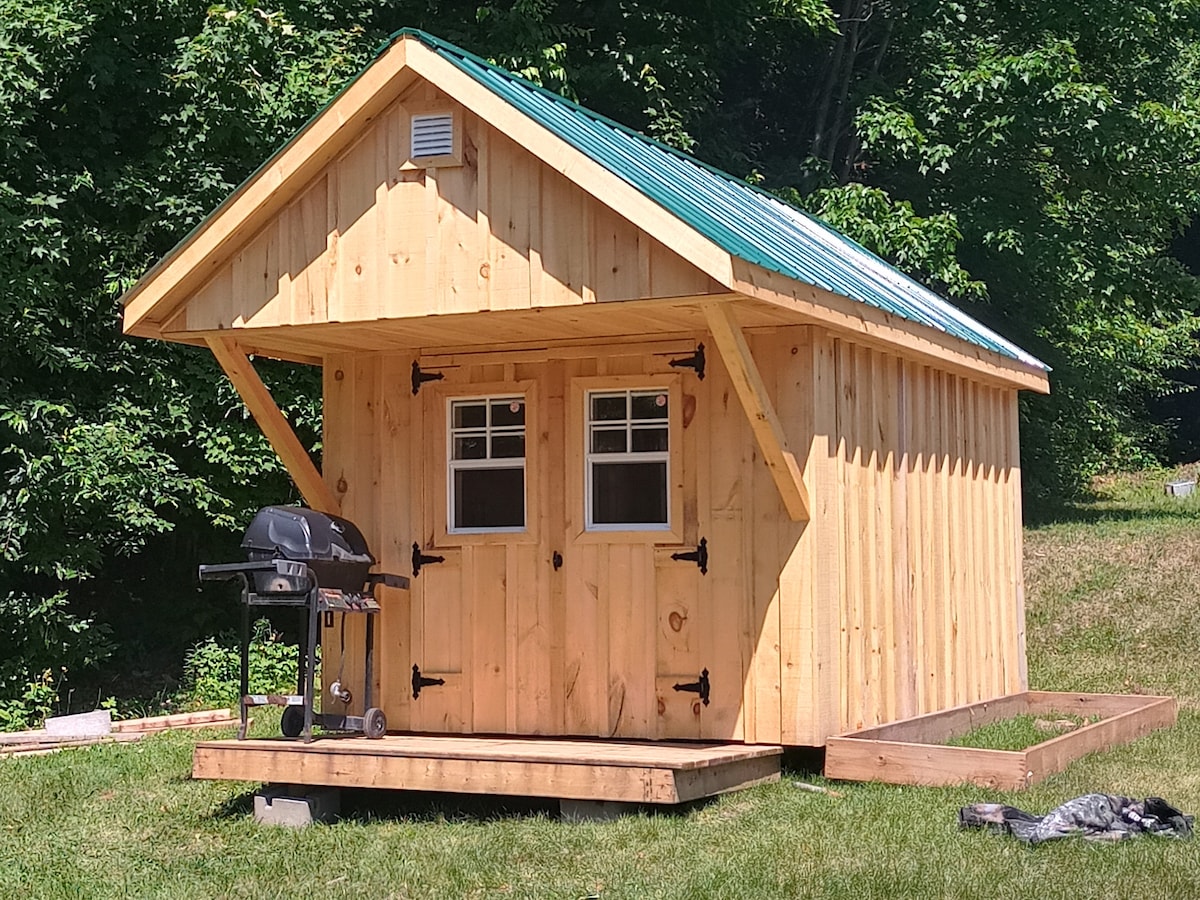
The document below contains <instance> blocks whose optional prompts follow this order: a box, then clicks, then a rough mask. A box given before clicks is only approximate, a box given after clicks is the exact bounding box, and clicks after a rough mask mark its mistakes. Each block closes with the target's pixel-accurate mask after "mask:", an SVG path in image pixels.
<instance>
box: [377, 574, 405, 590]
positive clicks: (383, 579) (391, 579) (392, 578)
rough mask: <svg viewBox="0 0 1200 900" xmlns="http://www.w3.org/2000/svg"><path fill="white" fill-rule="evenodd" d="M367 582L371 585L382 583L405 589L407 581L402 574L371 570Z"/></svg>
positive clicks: (385, 585)
mask: <svg viewBox="0 0 1200 900" xmlns="http://www.w3.org/2000/svg"><path fill="white" fill-rule="evenodd" d="M367 582H368V583H369V584H371V585H372V586H374V585H377V584H382V585H383V586H384V587H390V588H399V589H400V590H402V591H407V590H408V586H409V582H408V579H407V578H405V577H404V576H403V575H392V574H391V573H390V572H372V573H371V574H370V575H368V576H367Z"/></svg>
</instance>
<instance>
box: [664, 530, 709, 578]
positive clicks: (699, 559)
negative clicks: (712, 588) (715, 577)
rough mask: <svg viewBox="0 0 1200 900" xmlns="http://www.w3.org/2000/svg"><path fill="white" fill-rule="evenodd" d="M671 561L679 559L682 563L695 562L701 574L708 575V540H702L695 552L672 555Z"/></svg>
mask: <svg viewBox="0 0 1200 900" xmlns="http://www.w3.org/2000/svg"><path fill="white" fill-rule="evenodd" d="M671 559H677V560H679V561H681V562H694V563H695V564H696V565H698V566H699V567H700V574H701V575H707V574H708V540H707V539H705V538H700V544H699V546H697V547H696V549H695V550H692V551H690V552H687V553H672V554H671Z"/></svg>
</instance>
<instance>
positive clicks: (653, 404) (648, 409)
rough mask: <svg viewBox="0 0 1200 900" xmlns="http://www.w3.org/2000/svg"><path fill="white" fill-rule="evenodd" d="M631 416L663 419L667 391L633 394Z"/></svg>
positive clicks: (665, 412)
mask: <svg viewBox="0 0 1200 900" xmlns="http://www.w3.org/2000/svg"><path fill="white" fill-rule="evenodd" d="M631 405H632V406H633V418H635V419H665V418H666V417H667V393H666V391H663V392H662V393H655V394H634V395H633V398H632V403H631Z"/></svg>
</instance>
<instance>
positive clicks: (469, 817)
mask: <svg viewBox="0 0 1200 900" xmlns="http://www.w3.org/2000/svg"><path fill="white" fill-rule="evenodd" d="M716 799H717V798H716V797H706V798H704V799H701V800H694V801H690V802H688V803H680V804H678V805H677V806H661V805H658V804H653V803H640V804H633V803H631V804H629V805H628V809H627V812H628V813H629V814H640V815H646V816H668V817H673V816H682V815H686V814H688V813H690V812H693V811H694V810H697V809H702V808H703V807H705V806H707V805H709V804H710V803H712V802H713V801H715V800H716ZM558 818H559V803H558V800H556V799H554V798H551V797H499V796H492V795H476V794H451V793H430V792H424V791H391V790H372V789H369V788H353V789H345V790H343V791H342V814H341V820H342V821H355V822H361V823H364V824H365V823H369V822H380V821H402V822H427V823H440V822H462V823H469V824H484V823H487V822H497V821H514V820H522V819H558Z"/></svg>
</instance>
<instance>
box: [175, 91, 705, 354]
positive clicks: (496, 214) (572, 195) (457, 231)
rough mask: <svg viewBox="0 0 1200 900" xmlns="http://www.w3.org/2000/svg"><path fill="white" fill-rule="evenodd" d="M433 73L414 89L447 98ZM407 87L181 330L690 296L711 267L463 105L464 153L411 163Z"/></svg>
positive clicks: (242, 254) (238, 258)
mask: <svg viewBox="0 0 1200 900" xmlns="http://www.w3.org/2000/svg"><path fill="white" fill-rule="evenodd" d="M426 94H427V92H426V91H425V89H424V88H423V87H421V86H418V87H417V88H414V93H413V94H412V95H411V96H412V97H414V98H417V99H420V100H421V101H422V102H425V101H428V100H435V99H438V98H437V97H436V96H433V95H428V96H427V95H426ZM404 102H405V101H404V100H402V101H401V102H399V103H397V104H395V105H393V106H392V107H391V108H389V109H388V110H387V111H385V112H384V113H383V114H382V115H381V116H380V117H379V118H378V119H377V120H376V121H375V123H374V124H373V125H371V126H370V127H368V128H367V129H366V130H365V131H364V133H363V134H362V136H361V138H360V139H359V140H358V141H356V142H355V143H354V144H353V145H352V146H351V147H350V148H349V149H347V150H346V151H345V152H344V153H343V154H342V155H341V156H340V157H339V158H337V159H336V160H334V161H333V162H331V163H330V164H329V166H328V167H326V169H325V170H324V171H323V172H322V173H321V174H320V175H319V176H318V177H316V178H315V179H314V180H313V182H312V183H311V184H310V185H309V186H308V188H307V189H306V190H304V191H303V192H302V193H301V194H300V196H299V197H298V198H297V199H296V200H295V201H294V202H292V203H291V204H289V205H288V206H287V207H286V208H285V209H284V210H283V211H282V212H281V213H280V214H279V215H278V216H277V217H275V219H274V220H272V222H271V223H270V224H269V225H268V226H266V228H264V229H263V231H261V232H260V233H259V234H258V235H256V236H255V237H254V238H253V239H251V240H250V241H249V242H248V244H247V245H246V246H245V247H243V248H241V249H240V250H239V251H238V252H237V253H236V254H235V256H234V257H233V259H232V260H231V261H230V262H229V263H227V264H226V265H224V266H223V267H222V268H221V269H219V270H218V271H217V272H216V273H215V275H214V276H213V277H212V278H211V279H210V280H209V281H208V282H207V283H206V284H205V285H204V286H203V287H202V288H201V289H200V290H199V291H198V292H197V294H196V296H195V297H194V298H193V299H192V300H191V302H190V303H189V304H188V308H187V313H186V315H185V316H182V317H181V318H180V321H179V322H177V323H174V324H172V325H171V326H170V328H169V329H168V330H186V331H209V330H214V329H220V328H231V327H240V326H253V327H265V326H273V325H304V324H311V323H318V322H369V321H372V320H374V319H378V318H394V317H403V316H415V315H423V314H426V313H461V312H476V311H480V310H506V309H529V308H532V307H539V306H564V305H572V304H579V303H590V302H595V301H600V302H603V301H608V300H629V299H645V298H651V297H674V296H686V295H694V294H698V293H705V292H709V291H711V290H717V289H719V288H718V286H716V285H715V284H713V283H712V282H710V280H709V278H708V277H707V276H706V275H704V274H703V273H701V272H700V271H699V270H698V269H696V268H695V267H693V266H691V265H690V264H689V263H686V262H684V261H683V260H681V259H680V258H679V257H678V256H677V255H675V254H674V253H672V252H671V251H669V250H667V249H666V248H665V247H664V246H663V245H662V244H661V243H659V242H658V241H656V240H654V239H653V238H651V237H649V236H648V235H647V234H646V233H645V232H643V231H640V230H639V229H637V228H635V227H634V226H632V225H630V224H629V223H628V222H626V221H625V220H624V219H622V218H621V217H619V216H617V215H616V214H615V213H613V212H612V211H611V210H610V209H608V208H607V207H606V206H604V205H603V204H602V203H600V202H598V201H596V200H594V199H593V198H591V197H590V196H589V195H587V194H585V193H584V192H583V191H582V190H581V189H579V188H578V187H576V186H575V185H573V184H572V183H571V182H570V181H568V180H567V179H566V178H565V177H564V176H562V175H561V174H559V173H557V172H555V171H553V170H551V169H548V168H547V167H546V166H544V165H543V164H542V163H541V162H540V161H538V160H537V159H536V158H535V157H534V156H533V155H532V154H531V153H529V152H528V151H526V150H524V149H523V148H521V147H520V146H518V145H517V144H515V143H514V142H513V141H511V140H510V139H508V138H506V137H505V136H504V135H502V134H501V133H500V132H498V131H496V130H495V129H494V128H492V127H491V126H489V125H487V124H485V123H483V122H482V121H480V120H479V119H477V118H476V117H474V116H473V115H471V114H469V113H467V112H466V111H464V110H463V109H462V108H461V107H458V108H457V114H458V115H460V116H462V117H463V121H464V128H463V144H464V147H463V151H464V152H463V165H461V166H450V167H438V168H428V169H402V168H401V165H402V163H403V162H404V159H403V157H402V146H403V144H402V136H403V135H406V134H407V133H408V113H407V112H406V110H405V106H404Z"/></svg>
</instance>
